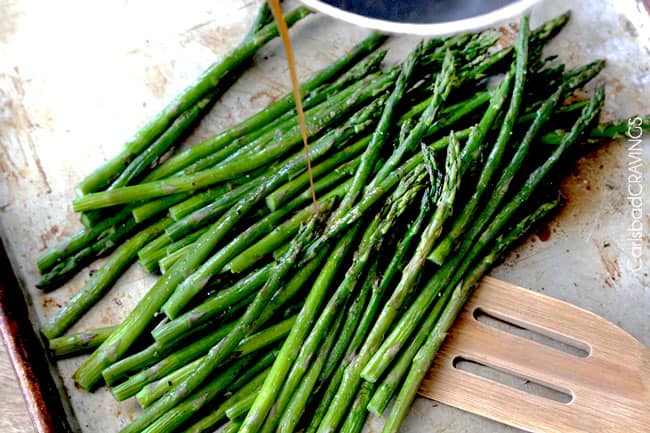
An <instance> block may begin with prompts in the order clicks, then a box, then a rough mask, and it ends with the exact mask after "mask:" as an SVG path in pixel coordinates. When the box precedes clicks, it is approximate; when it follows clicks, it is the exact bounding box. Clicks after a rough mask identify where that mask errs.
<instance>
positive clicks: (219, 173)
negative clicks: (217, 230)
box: [73, 73, 394, 211]
mask: <svg viewBox="0 0 650 433" xmlns="http://www.w3.org/2000/svg"><path fill="white" fill-rule="evenodd" d="M393 75H394V74H391V73H384V74H379V75H372V76H369V77H367V78H365V79H363V80H361V81H359V82H358V83H356V84H354V85H352V86H350V87H349V88H347V89H345V90H343V91H342V92H340V93H338V94H337V95H335V96H333V97H332V98H331V99H329V100H327V101H325V102H323V103H322V104H321V105H319V106H317V107H314V108H312V109H311V110H308V112H307V113H305V114H306V123H307V129H308V137H313V136H314V135H315V134H317V133H319V132H321V131H323V130H324V128H326V127H328V126H330V125H332V123H334V122H336V121H337V120H338V119H341V118H342V116H344V115H345V114H348V113H350V111H352V110H353V109H355V107H358V106H359V105H361V104H363V103H364V102H367V101H369V100H371V99H374V98H375V97H376V96H378V95H379V94H381V93H383V91H384V90H385V89H386V88H388V87H389V86H390V85H391V84H392V82H393V80H394V77H393ZM294 123H295V122H294ZM275 134H276V131H269V133H268V134H267V135H268V137H260V139H259V140H260V141H261V144H267V141H269V140H273V139H274V138H275ZM300 139H301V137H300V128H299V125H297V124H296V125H294V126H292V127H291V128H289V129H288V130H286V131H285V134H284V138H283V139H282V140H278V141H273V142H269V143H268V145H266V146H264V147H263V148H256V147H252V148H251V151H250V152H248V153H246V154H245V155H238V157H237V158H236V159H233V157H232V156H231V157H230V158H228V159H226V160H224V161H223V162H222V163H220V164H217V165H216V166H214V167H212V168H209V169H206V170H203V171H200V172H197V173H194V174H189V175H187V176H174V177H170V178H167V179H163V180H159V181H155V182H149V183H142V184H139V185H133V186H127V187H123V188H117V189H114V190H111V191H103V192H98V193H93V194H88V195H86V196H83V197H79V198H77V199H75V201H74V202H73V207H74V209H75V210H76V211H85V210H91V209H98V208H103V207H109V206H115V205H118V204H123V203H128V202H132V201H138V200H149V199H152V198H157V197H161V196H166V195H170V194H175V193H179V192H184V191H194V190H197V189H201V188H204V187H206V186H210V185H213V184H216V183H218V182H223V181H225V180H228V179H232V178H235V177H237V176H239V175H241V174H243V173H246V172H247V171H250V170H252V169H254V168H257V167H260V166H261V165H264V164H266V163H268V162H270V161H272V160H274V159H276V158H278V157H279V156H281V155H282V154H283V153H285V152H287V151H288V150H290V149H291V148H292V147H293V146H294V145H295V144H296V143H299V142H300ZM265 140H266V141H265ZM254 144H255V143H251V145H254Z"/></svg>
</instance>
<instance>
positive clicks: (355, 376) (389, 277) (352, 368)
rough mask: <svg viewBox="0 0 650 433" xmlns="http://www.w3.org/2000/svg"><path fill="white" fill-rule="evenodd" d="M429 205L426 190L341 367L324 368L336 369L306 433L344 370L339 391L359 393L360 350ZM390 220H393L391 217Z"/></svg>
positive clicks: (314, 424) (325, 407) (324, 409)
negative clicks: (357, 390)
mask: <svg viewBox="0 0 650 433" xmlns="http://www.w3.org/2000/svg"><path fill="white" fill-rule="evenodd" d="M429 205H430V200H429V194H428V192H425V195H424V197H423V199H422V202H421V205H420V210H419V213H418V215H417V217H416V218H415V219H414V221H413V222H412V224H410V225H409V226H408V227H409V228H408V230H407V231H406V234H405V235H404V237H403V238H402V240H401V241H400V242H399V243H398V245H397V247H396V251H395V253H394V254H393V256H392V259H391V261H390V263H389V265H388V267H387V268H386V271H385V272H384V274H383V276H382V278H381V282H380V283H379V284H376V285H374V286H373V293H372V296H371V299H370V301H369V303H368V307H367V308H366V310H365V311H364V313H363V317H362V319H361V323H360V324H359V326H358V328H357V330H356V332H355V335H354V337H353V339H352V341H351V342H350V346H349V347H348V350H347V355H346V357H345V358H344V359H343V360H342V362H341V365H339V366H336V365H330V366H329V367H328V368H326V369H325V372H324V375H325V377H330V375H331V374H332V373H333V372H334V376H332V377H331V379H330V383H329V385H328V386H327V389H326V390H325V392H324V393H323V395H322V396H321V397H320V399H321V401H320V403H319V404H318V407H317V408H316V410H315V412H314V415H313V417H312V420H311V421H310V423H309V426H308V427H307V430H306V433H314V432H315V431H316V430H317V429H318V427H319V426H320V423H321V421H322V419H323V417H324V416H325V414H326V412H327V410H328V408H329V406H330V404H331V402H332V400H333V399H334V397H335V395H336V394H337V391H338V390H339V385H340V384H341V382H342V380H343V379H344V372H345V381H344V382H343V385H342V388H341V391H340V392H341V393H342V394H343V393H348V395H349V399H352V398H353V396H354V393H355V392H356V387H357V385H358V381H359V380H360V370H361V367H360V366H362V365H363V360H362V359H361V358H360V357H359V356H358V355H359V353H358V350H359V348H360V347H361V345H362V344H363V342H364V340H365V338H366V335H367V332H368V330H369V329H370V327H371V326H372V324H373V323H374V321H375V318H376V315H377V312H378V311H379V308H380V306H381V305H382V303H383V301H384V295H385V293H386V291H387V290H388V289H389V288H390V286H391V285H392V283H393V282H394V279H395V277H396V276H397V274H398V273H399V272H400V271H401V266H402V262H403V260H404V258H405V257H406V255H407V254H408V252H409V250H410V248H411V245H412V244H413V242H414V240H415V238H416V236H418V235H419V233H420V231H421V229H422V225H423V224H424V222H425V219H426V218H427V216H428V214H429V210H430V209H429ZM393 207H394V206H393V205H392V206H391V210H392V208H393ZM391 210H389V213H390V212H391ZM387 220H390V219H389V218H388V219H387ZM385 229H386V227H385V226H383V225H382V226H380V227H379V228H378V230H380V231H386V230H385ZM349 399H348V401H349ZM338 401H339V402H343V401H346V400H345V399H344V398H339V400H338ZM346 404H347V403H346ZM343 410H345V409H343Z"/></svg>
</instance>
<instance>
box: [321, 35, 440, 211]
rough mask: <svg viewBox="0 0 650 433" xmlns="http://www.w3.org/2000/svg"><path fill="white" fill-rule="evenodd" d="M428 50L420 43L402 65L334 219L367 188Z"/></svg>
mask: <svg viewBox="0 0 650 433" xmlns="http://www.w3.org/2000/svg"><path fill="white" fill-rule="evenodd" d="M429 44H431V42H429ZM426 49H427V46H425V44H424V43H420V44H419V45H418V46H417V47H416V49H415V50H413V52H412V53H411V54H410V55H409V56H408V57H407V58H406V60H405V61H404V62H403V63H402V64H401V65H400V74H399V76H398V77H397V81H396V82H395V87H394V88H393V91H392V92H391V94H390V97H389V98H388V100H387V101H386V104H385V105H384V108H383V111H382V114H381V118H380V119H379V124H378V125H377V127H376V128H375V130H374V132H373V134H372V138H371V140H370V143H369V144H368V147H366V149H365V151H364V152H363V156H362V157H361V162H360V164H359V168H358V169H357V171H356V173H355V174H354V178H353V180H352V185H351V186H350V189H349V190H348V192H347V193H346V195H345V196H344V197H343V200H342V201H341V203H340V204H339V207H338V209H337V210H336V212H334V214H333V215H332V218H337V217H338V215H339V214H341V213H343V212H346V211H347V210H348V209H349V208H350V206H352V204H354V202H355V201H356V200H357V197H358V196H359V194H360V193H361V192H362V190H363V187H364V186H365V184H366V181H367V180H368V178H369V176H370V175H371V173H372V170H373V168H374V166H375V164H376V162H377V159H378V158H379V152H380V151H381V150H382V148H383V146H384V143H385V142H386V140H387V138H388V137H387V135H388V128H389V126H390V125H391V124H392V121H393V115H394V112H395V109H396V108H397V105H398V104H399V102H400V100H401V99H402V96H403V95H404V93H405V92H406V89H407V86H408V85H409V82H410V80H411V75H412V74H413V70H414V69H415V67H416V66H417V64H418V62H420V61H421V59H422V56H423V55H424V53H425V51H426Z"/></svg>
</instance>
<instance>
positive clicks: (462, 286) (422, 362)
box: [382, 201, 559, 433]
mask: <svg viewBox="0 0 650 433" xmlns="http://www.w3.org/2000/svg"><path fill="white" fill-rule="evenodd" d="M558 204H559V202H558V201H554V202H551V203H544V204H542V205H541V206H540V207H539V208H538V209H537V210H535V211H534V212H533V213H532V214H530V215H528V216H526V217H525V218H523V219H522V220H521V221H519V223H518V224H517V225H516V226H515V227H514V228H513V229H512V230H510V231H509V232H507V233H504V234H503V235H502V236H501V237H500V238H499V239H497V241H496V242H495V245H494V246H493V247H492V249H491V251H490V253H489V254H487V255H486V256H485V257H483V258H482V260H481V261H480V262H479V263H478V265H477V266H476V267H475V268H474V269H473V270H472V271H471V272H470V273H469V274H468V275H466V276H464V277H463V280H462V281H461V282H460V283H459V284H458V285H457V286H455V288H454V289H453V291H452V292H451V297H450V299H449V301H448V302H447V304H446V306H445V307H444V310H443V311H442V315H441V316H440V319H439V320H438V321H437V322H436V324H435V326H434V327H433V329H432V330H431V331H430V333H429V335H428V336H427V337H426V342H425V343H424V344H423V345H421V347H420V349H419V350H418V352H417V353H416V355H415V357H414V358H413V362H412V365H411V367H410V370H409V372H408V376H407V377H406V379H405V381H404V384H403V385H402V388H401V389H400V392H399V395H398V396H397V400H396V402H395V404H394V406H393V408H392V409H391V412H390V414H389V416H388V418H387V420H386V423H385V424H384V428H383V430H382V433H397V431H399V427H400V425H401V424H402V423H403V421H404V419H405V418H406V415H407V413H408V410H409V408H410V406H411V404H412V403H413V400H414V399H415V395H416V392H417V390H418V388H419V386H420V383H421V382H422V379H423V378H424V375H425V374H426V372H427V370H428V369H429V367H430V365H431V362H433V358H434V357H435V355H436V353H437V352H438V349H439V348H440V346H441V344H442V342H443V341H444V339H445V337H446V335H447V332H448V331H449V328H451V326H452V325H453V323H454V321H455V320H456V317H457V316H458V313H460V311H461V310H462V308H463V306H464V305H465V303H466V301H467V299H468V298H469V296H470V295H471V293H472V291H473V289H474V287H475V286H476V285H477V284H478V282H479V281H480V279H481V278H482V277H483V275H485V274H486V273H487V272H488V271H489V270H490V268H492V266H493V265H494V264H495V263H496V261H497V260H498V259H499V258H500V257H501V255H502V254H503V253H504V252H505V251H506V250H507V249H508V248H509V247H510V246H511V245H512V244H514V243H515V242H516V241H517V240H518V239H520V238H521V237H522V236H523V235H525V234H526V233H527V232H528V231H529V230H530V228H531V227H532V226H533V225H535V224H536V223H537V222H539V221H540V220H541V219H543V218H545V217H546V215H547V214H548V213H549V212H550V211H552V210H553V209H555V208H556V207H557V206H558ZM423 329H427V328H423Z"/></svg>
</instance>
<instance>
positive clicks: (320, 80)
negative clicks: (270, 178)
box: [147, 33, 386, 180]
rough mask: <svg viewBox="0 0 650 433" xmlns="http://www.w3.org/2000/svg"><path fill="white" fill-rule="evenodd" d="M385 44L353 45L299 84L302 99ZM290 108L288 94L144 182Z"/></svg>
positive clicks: (377, 37) (377, 38)
mask: <svg viewBox="0 0 650 433" xmlns="http://www.w3.org/2000/svg"><path fill="white" fill-rule="evenodd" d="M385 40H386V36H384V35H381V34H379V33H372V34H370V35H369V36H368V37H367V38H366V39H364V40H363V41H361V42H360V43H359V44H357V45H356V46H355V47H354V48H352V50H350V51H349V52H348V53H346V54H345V55H344V56H342V57H341V58H339V59H338V60H337V61H336V62H334V63H332V64H331V65H330V66H328V67H327V68H325V69H323V70H322V71H320V72H318V73H317V74H315V75H314V76H313V77H311V78H310V79H309V80H307V81H306V82H305V83H303V84H302V85H301V86H300V93H301V94H303V95H304V94H307V93H308V92H310V91H312V90H315V89H316V88H317V87H318V86H321V85H322V84H324V83H326V82H327V81H329V80H331V79H332V78H334V77H336V76H337V75H339V74H340V73H341V72H342V71H345V70H347V69H349V68H350V66H351V65H352V64H353V63H355V62H357V61H358V60H359V59H361V58H363V57H364V56H366V55H368V54H369V53H371V52H372V51H374V50H375V49H376V48H377V47H378V46H379V45H381V44H382V43H383V42H384V41H385ZM377 60H381V59H380V58H379V59H378V58H377V57H375V58H373V60H372V62H371V63H370V65H369V68H368V70H372V69H373V67H374V66H376V61H377ZM293 107H294V101H293V94H291V93H288V94H287V95H285V96H284V97H282V98H281V99H279V100H278V101H276V102H274V103H272V104H271V105H269V106H268V107H266V108H265V109H263V110H262V111H260V112H259V113H257V114H255V115H253V116H251V117H250V118H248V119H247V120H245V121H243V122H241V123H240V124H238V125H235V126H233V127H231V128H230V129H228V130H227V131H225V132H223V133H221V134H219V135H217V136H215V137H213V138H211V139H208V140H206V141H204V142H203V143H199V144H198V145H196V146H193V147H192V148H190V149H187V150H186V151H184V152H181V153H179V154H178V155H176V156H174V157H172V158H170V159H169V161H167V162H165V164H163V165H161V166H160V167H159V168H158V169H156V170H154V171H153V172H152V173H151V175H150V176H148V177H147V180H157V179H162V178H165V177H168V176H169V175H171V174H174V173H177V172H178V171H180V170H182V169H184V168H185V167H187V166H189V165H190V164H192V163H194V162H196V161H198V160H200V159H201V158H203V157H205V156H208V155H210V154H213V153H214V152H215V151H217V150H219V149H221V148H222V147H223V146H225V145H226V144H228V143H230V142H231V141H233V140H235V139H237V138H238V137H243V136H244V135H247V134H249V133H250V132H253V131H255V130H258V129H260V128H261V127H263V126H264V125H266V124H268V123H271V122H272V121H273V120H275V119H277V118H278V117H280V116H281V115H282V114H284V113H287V112H289V111H290V110H291V109H292V108H293Z"/></svg>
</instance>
